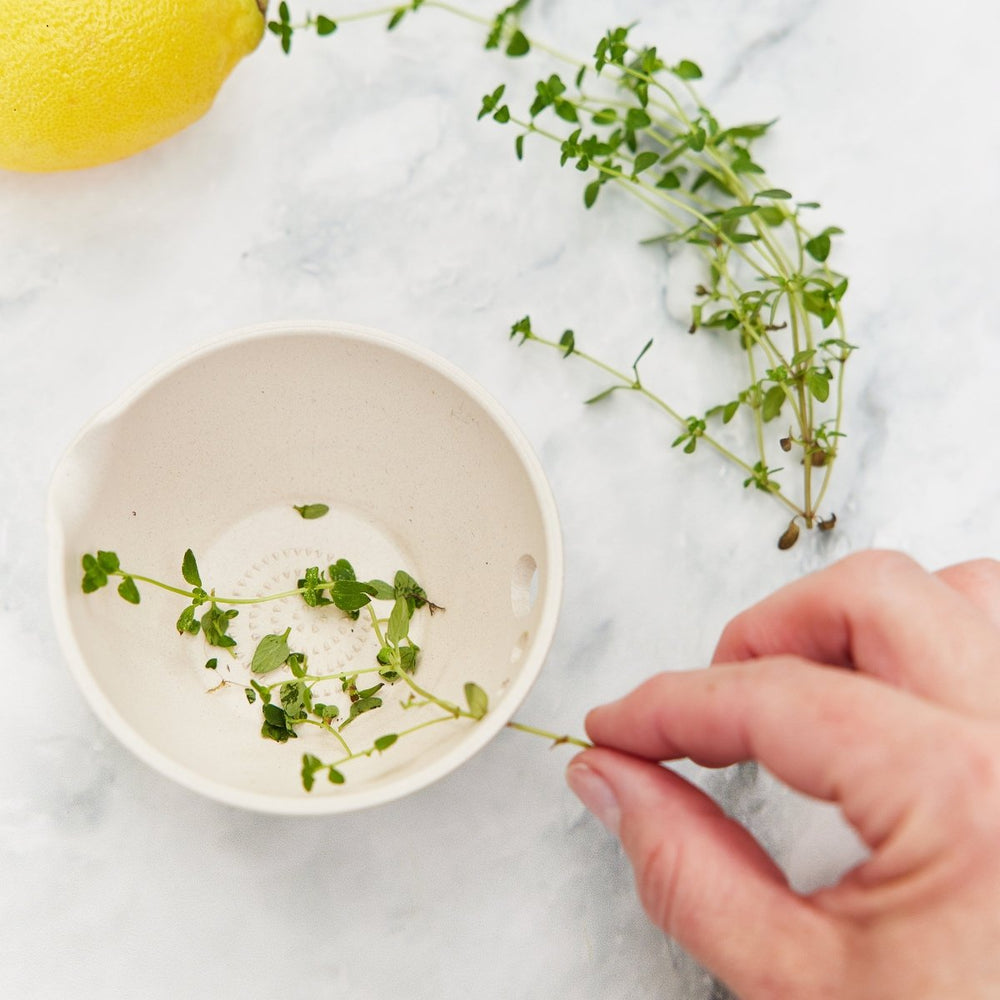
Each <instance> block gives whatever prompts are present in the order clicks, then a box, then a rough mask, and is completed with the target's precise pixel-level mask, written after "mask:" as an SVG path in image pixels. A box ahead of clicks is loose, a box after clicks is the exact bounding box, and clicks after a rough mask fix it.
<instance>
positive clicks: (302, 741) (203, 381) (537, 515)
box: [48, 323, 562, 814]
mask: <svg viewBox="0 0 1000 1000" xmlns="http://www.w3.org/2000/svg"><path fill="white" fill-rule="evenodd" d="M307 503H308V504H312V503H322V504H325V505H326V506H328V507H329V513H328V514H326V515H325V516H323V517H320V518H317V519H304V518H302V517H301V516H299V514H298V512H297V511H295V510H294V507H295V505H303V504H307ZM48 518H49V531H50V580H51V596H52V605H53V609H54V613H55V620H56V624H57V629H58V633H59V637H60V641H61V644H62V646H63V649H64V651H65V655H66V657H67V660H68V662H69V665H70V668H71V671H72V674H73V676H74V678H75V679H76V681H77V682H78V683H79V685H80V688H81V689H82V691H83V693H84V695H85V696H86V698H87V700H88V702H89V703H90V705H91V706H92V708H93V709H94V711H95V712H96V713H97V715H98V716H99V717H100V718H101V719H102V720H103V722H104V723H105V724H106V725H107V726H108V727H109V728H110V730H111V731H112V732H113V733H114V734H115V735H116V736H117V737H118V738H119V739H120V740H121V741H122V742H123V743H124V744H125V745H126V746H127V747H129V748H130V749H131V750H132V751H134V752H135V753H136V754H137V755H138V756H139V757H140V758H142V759H143V760H144V761H146V762H147V763H148V764H150V765H152V767H154V768H156V769H157V770H158V771H160V772H162V773H163V774H165V775H167V776H168V777H170V778H172V779H174V780H176V781H178V782H180V783H181V784H183V785H185V786H187V787H188V788H190V789H193V790H195V791H197V792H200V793H203V794H205V795H208V796H211V797H213V798H215V799H218V800H220V801H222V802H226V803H230V804H232V805H236V806H242V807H245V808H250V809H255V810H261V811H267V812H275V813H299V814H321V813H335V812H340V811H345V810H351V809H358V808H362V807H366V806H372V805H376V804H378V803H382V802H386V801H389V800H391V799H395V798H397V797H399V796H401V795H405V794H407V793H410V792H413V791H416V790H417V789H419V788H421V787H423V786H425V785H427V784H428V783H429V782H431V781H434V780H435V779H437V778H440V777H441V776H442V775H444V774H446V773H448V772H449V771H451V770H452V769H453V768H455V767H456V766H458V765H459V764H461V763H462V762H463V761H465V760H467V759H468V758H469V757H470V756H471V755H472V754H474V753H475V752H476V751H477V750H479V749H480V748H481V747H482V746H483V745H484V744H486V743H487V742H488V741H489V740H490V739H491V738H492V737H493V736H494V735H495V734H496V733H497V732H498V731H499V730H500V729H501V728H502V727H503V726H504V725H505V723H506V722H507V721H508V720H509V719H510V717H511V715H512V713H513V712H514V710H515V709H516V708H517V706H518V705H519V704H520V702H521V701H522V699H523V698H524V696H525V695H526V693H527V692H528V689H529V688H530V686H531V684H532V682H533V681H534V680H535V678H536V676H537V674H538V672H539V670H540V668H541V666H542V662H543V659H544V657H545V655H546V651H547V649H548V647H549V645H550V643H551V640H552V636H553V632H554V629H555V624H556V618H557V613H558V605H559V599H560V592H561V586H562V549H561V541H560V534H559V526H558V520H557V514H556V509H555V505H554V503H553V500H552V496H551V494H550V491H549V488H548V486H547V484H546V481H545V478H544V476H543V473H542V471H541V468H540V466H539V463H538V462H537V460H536V458H535V457H534V455H533V453H532V451H531V449H530V447H529V445H528V443H527V442H526V440H525V438H524V437H523V435H522V434H521V433H520V431H519V430H518V429H517V428H516V427H515V426H514V424H513V422H512V421H511V419H510V418H509V417H508V416H507V415H506V414H505V413H504V412H503V411H502V410H501V409H500V407H499V406H498V405H497V404H496V402H494V401H493V400H492V399H491V398H490V397H489V396H488V395H487V394H486V392H485V391H484V390H483V389H482V388H480V387H479V386H478V385H476V384H475V383H474V382H473V381H472V380H471V379H469V378H468V377H467V376H466V375H464V374H463V373H462V372H460V371H459V370H457V369H456V368H455V367H454V366H452V365H451V364H449V363H447V362H445V361H443V360H442V359H440V358H437V357H435V356H433V355H431V354H430V353H428V352H427V351H425V350H422V349H418V348H416V347H415V346H413V345H412V344H408V343H405V342H403V341H400V340H397V339H394V338H390V337H387V336H385V335H384V334H381V333H378V332H376V331H372V330H366V329H361V328H358V327H354V326H348V325H343V324H331V323H295V324H272V325H267V326H261V327H255V328H251V329H245V330H242V331H238V332H237V333H236V334H234V335H231V336H229V337H227V338H225V339H223V340H222V341H220V342H217V343H214V344H211V345H209V346H207V347H205V348H203V349H201V350H198V351H196V352H194V353H192V354H189V355H188V356H186V357H184V358H181V359H180V360H178V361H177V362H176V363H173V364H170V365H168V366H166V367H164V368H162V369H161V370H159V371H157V372H155V373H154V374H153V375H151V376H150V377H148V378H146V379H145V380H143V381H142V382H141V383H140V384H139V385H137V386H135V387H133V388H132V389H130V390H129V391H127V392H126V393H125V394H124V395H123V396H122V397H121V398H120V399H118V400H117V401H116V402H114V403H112V404H111V405H110V406H108V407H107V408H106V409H104V410H103V411H101V412H100V413H99V414H98V415H97V416H96V417H95V418H94V419H93V420H91V422H90V423H89V424H88V425H87V426H86V427H85V428H84V430H83V431H82V432H81V433H80V435H79V437H78V438H77V439H76V441H75V442H74V443H73V444H72V445H71V446H70V448H69V449H68V451H67V453H66V454H65V456H64V457H63V458H62V460H61V461H60V463H59V465H58V467H57V469H56V471H55V474H54V477H53V481H52V486H51V492H50V497H49V510H48ZM189 548H190V549H191V550H192V551H193V552H194V553H195V555H196V557H197V561H198V566H199V569H200V573H201V577H202V578H203V581H204V583H205V586H206V587H210V588H214V589H215V590H216V591H217V593H218V594H219V595H223V594H225V595H229V596H240V595H242V596H244V597H254V596H258V595H260V594H264V593H275V592H280V591H283V590H287V589H289V588H294V587H295V586H296V582H297V580H298V579H299V578H300V577H301V575H302V572H303V571H304V570H305V568H306V567H308V566H312V565H318V566H321V567H326V566H327V565H329V564H331V563H334V562H336V560H338V559H341V558H345V559H348V560H349V561H350V562H351V564H352V565H353V566H354V567H355V569H356V571H357V573H358V576H359V577H360V578H362V579H370V578H380V579H389V580H391V579H392V576H393V574H394V572H395V571H396V570H397V569H403V570H405V571H406V572H408V573H409V574H411V575H412V576H413V577H414V578H416V580H417V581H419V583H420V584H421V585H422V586H423V587H424V588H425V589H426V591H427V593H428V595H429V597H430V598H431V600H432V601H433V602H434V603H435V604H437V605H440V606H442V607H443V608H444V609H445V610H444V611H441V612H438V613H435V614H433V615H430V614H427V613H426V611H424V612H417V613H415V614H414V617H413V622H412V630H411V634H412V635H413V637H414V639H415V641H416V642H417V643H418V644H419V646H420V647H421V650H422V653H421V658H420V662H419V665H418V669H417V673H416V674H415V678H416V679H417V680H419V682H420V683H421V684H422V685H424V686H425V687H426V688H428V689H429V690H431V691H432V692H433V693H434V694H436V695H438V696H439V697H442V698H446V699H449V700H451V701H454V702H456V703H462V704H464V701H463V690H464V684H465V683H466V682H470V681H471V682H474V683H476V684H478V685H479V686H480V687H481V688H482V689H483V690H484V691H485V692H486V693H487V695H488V697H489V704H490V710H489V712H488V714H487V715H486V716H485V717H484V718H482V719H481V720H479V721H474V720H469V719H460V720H454V721H450V722H448V723H443V724H441V725H432V726H428V727H427V728H426V729H425V730H422V731H420V732H417V733H414V734H412V735H410V736H407V737H406V738H405V739H400V740H399V741H398V742H397V743H396V744H395V745H394V746H392V747H391V748H390V749H387V750H386V751H385V752H384V753H378V754H373V755H372V756H371V757H369V758H362V759H359V760H354V761H350V762H349V764H348V765H346V766H345V767H344V768H343V772H344V775H345V776H346V779H347V780H346V782H345V783H344V784H343V785H333V784H331V783H330V782H329V781H326V780H318V781H317V782H316V785H315V787H314V789H313V790H312V791H311V792H306V791H305V789H304V788H303V786H302V783H301V779H300V761H301V759H302V755H303V754H304V753H308V754H314V755H316V756H317V757H319V758H321V759H323V760H330V759H333V758H336V757H337V756H338V747H337V746H336V745H333V743H332V742H331V737H330V735H329V734H327V733H324V732H322V731H321V730H319V729H318V728H316V727H307V726H303V727H301V729H300V738H298V739H291V740H289V741H288V742H287V743H282V744H279V743H275V742H273V741H272V740H267V739H263V738H262V737H261V735H260V731H261V706H260V704H250V703H249V702H248V699H247V697H246V685H247V683H248V681H249V680H250V679H251V674H250V673H249V659H250V656H251V654H252V651H253V649H254V646H255V643H256V642H258V641H259V639H260V638H261V637H262V636H263V635H267V634H273V633H280V632H283V631H284V629H286V628H290V629H291V632H290V635H289V644H290V646H291V647H292V648H293V649H296V650H298V651H301V652H304V653H306V654H307V655H308V657H309V669H310V673H312V674H316V673H320V672H324V673H325V672H330V673H335V672H340V673H343V672H345V671H350V670H353V669H360V668H362V667H370V666H371V665H372V664H373V662H374V657H375V655H376V653H377V651H378V644H377V641H376V639H375V636H374V635H373V634H372V627H371V624H370V623H367V624H366V619H365V616H361V617H360V618H359V619H358V620H357V621H352V620H351V619H349V618H347V617H346V616H345V615H343V614H342V613H341V612H339V611H337V610H336V609H335V608H330V607H319V608H310V607H307V606H305V604H304V602H303V601H302V600H301V599H300V598H299V597H298V596H296V597H289V598H283V599H281V600H279V601H275V602H269V603H265V604H254V605H247V606H246V607H242V608H241V609H240V614H239V615H238V616H237V617H236V618H234V619H233V621H232V623H231V629H230V631H231V633H232V635H233V636H234V637H235V638H236V639H237V640H238V655H237V656H236V657H235V658H233V657H230V656H227V655H226V653H225V651H224V650H217V649H213V648H211V647H209V646H207V645H206V644H205V642H204V639H203V638H202V637H201V636H190V635H183V636H182V635H179V634H178V632H177V630H176V628H175V622H176V620H177V617H178V614H179V612H180V611H181V610H182V609H183V607H184V606H185V603H186V601H185V599H184V598H183V597H179V596H177V595H174V594H170V593H167V592H164V591H161V590H157V589H155V588H153V587H150V586H148V585H145V584H143V583H142V582H141V581H140V582H139V583H138V586H139V589H140V592H141V595H142V601H141V603H140V604H139V605H138V606H133V605H131V604H128V603H126V602H125V601H123V600H122V599H121V598H119V596H118V595H117V594H116V593H115V587H114V586H113V585H112V586H109V587H107V588H105V589H103V590H100V591H98V592H96V593H91V594H84V593H83V592H82V590H81V586H80V581H81V556H82V555H83V554H84V553H87V552H96V551H97V550H98V549H103V550H113V551H114V552H116V553H117V554H118V556H119V558H120V560H121V565H122V568H123V569H127V570H128V571H129V572H131V573H135V574H142V575H146V576H150V577H153V578H155V579H158V580H162V581H165V582H171V583H174V584H176V585H177V586H178V587H180V588H181V589H184V588H186V587H187V586H188V584H185V583H184V581H183V579H182V576H181V562H182V558H183V555H184V552H185V550H187V549H189ZM117 582H118V581H113V583H117ZM209 657H216V658H217V660H218V666H217V668H216V669H215V670H210V669H206V667H205V664H206V661H207V659H208V658H209ZM268 679H271V678H268ZM223 681H226V683H222V682H223ZM408 693H409V692H407V691H406V690H404V689H403V688H402V685H401V684H400V683H398V682H397V684H395V685H392V686H391V687H387V688H385V689H383V691H382V692H381V694H382V696H383V702H384V703H383V706H382V708H380V709H379V710H378V711H377V712H370V713H368V714H367V715H364V716H359V717H358V719H357V720H356V721H355V722H354V723H352V726H351V730H350V732H348V731H346V730H345V733H344V735H345V736H348V735H349V736H350V738H351V740H352V741H356V742H357V743H358V744H364V742H365V740H370V739H371V738H372V736H373V735H374V736H377V735H378V734H379V733H380V732H392V731H394V730H395V729H399V728H401V727H404V726H412V725H413V724H414V723H415V722H416V721H418V720H419V718H420V716H419V714H418V713H419V712H421V711H427V709H426V708H424V709H421V708H413V707H410V708H404V707H402V703H403V702H404V700H405V697H406V695H407V694H408ZM366 727H367V728H366ZM307 729H308V730H310V731H309V732H306V731H305V730H307Z"/></svg>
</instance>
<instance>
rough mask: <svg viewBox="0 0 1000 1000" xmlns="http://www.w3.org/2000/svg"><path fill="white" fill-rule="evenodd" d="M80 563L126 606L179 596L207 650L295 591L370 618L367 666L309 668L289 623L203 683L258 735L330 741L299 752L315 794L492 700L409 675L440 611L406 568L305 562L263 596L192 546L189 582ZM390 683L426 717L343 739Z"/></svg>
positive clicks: (231, 641)
mask: <svg viewBox="0 0 1000 1000" xmlns="http://www.w3.org/2000/svg"><path fill="white" fill-rule="evenodd" d="M314 506H315V505H314ZM295 509H296V510H299V508H295ZM300 513H301V512H300ZM316 516H322V515H316ZM81 565H82V569H83V577H82V580H81V588H82V590H83V592H84V593H85V594H90V593H94V592H95V591H97V590H101V589H102V588H104V587H106V586H108V585H109V583H110V582H111V580H112V578H117V579H118V580H119V581H120V582H119V583H118V588H117V589H118V593H119V595H120V596H121V597H122V599H123V600H125V601H126V602H127V603H129V604H140V603H141V600H142V597H141V593H140V590H139V584H143V585H149V586H153V587H157V588H159V589H161V590H165V591H168V592H169V593H172V594H176V595H178V596H179V597H182V598H184V600H185V604H184V607H183V609H182V610H181V612H180V615H179V616H178V618H177V622H176V630H177V632H178V634H179V635H181V636H198V635H200V636H201V637H202V639H203V640H204V642H205V643H206V644H207V645H208V646H209V647H211V648H214V649H221V650H225V651H226V652H227V653H229V655H230V656H232V657H233V658H234V659H235V658H238V656H239V655H240V651H239V649H238V646H237V642H236V639H235V638H234V637H233V636H232V635H230V634H229V626H230V623H231V622H232V621H233V619H234V618H236V617H237V616H238V615H239V610H240V608H241V607H242V606H244V605H251V604H261V603H264V602H266V601H275V600H280V599H283V598H288V597H300V598H301V599H302V601H303V602H304V603H305V605H306V606H307V607H309V608H321V607H333V608H336V609H337V610H339V611H340V612H341V613H342V614H344V615H346V616H347V617H349V618H353V619H355V620H356V619H358V618H359V617H360V616H361V615H362V614H364V615H366V616H367V617H368V620H369V621H370V624H371V628H372V632H373V633H374V635H375V638H376V641H377V646H378V651H377V653H376V654H375V657H374V658H373V660H372V662H371V663H370V664H369V665H368V666H364V667H358V668H352V669H350V670H340V671H335V672H325V671H322V670H315V669H314V668H313V667H312V666H311V665H310V662H309V657H308V656H307V655H306V654H305V653H301V652H297V651H295V650H294V649H293V648H292V646H291V644H290V637H291V628H286V629H285V630H284V631H283V632H280V633H271V634H268V635H265V636H263V637H262V638H261V639H260V640H259V641H258V642H257V644H256V646H255V648H254V650H253V653H252V654H251V656H250V658H249V661H248V662H247V663H246V666H247V674H248V682H247V683H242V682H240V681H236V680H231V679H228V678H227V679H225V680H222V681H220V682H219V684H217V685H215V687H213V688H211V689H210V690H211V691H218V690H220V689H222V688H233V687H239V688H242V689H243V692H244V694H245V697H246V700H247V702H248V703H249V704H251V705H258V706H259V707H260V712H261V717H260V734H261V736H262V737H263V738H264V739H268V740H272V741H274V742H275V743H287V742H289V741H290V740H293V739H296V738H298V735H299V733H298V730H299V729H301V728H302V727H313V728H315V729H318V730H319V731H321V732H322V733H324V734H325V735H326V736H328V737H329V741H330V745H331V747H332V749H333V754H334V755H333V756H332V758H331V759H329V760H326V761H324V760H321V759H320V758H319V757H317V756H316V755H315V754H311V753H305V754H303V755H302V758H301V771H300V775H301V779H302V786H303V788H305V790H306V791H307V792H308V791H311V790H312V788H313V786H314V785H315V782H316V779H317V776H319V775H325V776H326V778H327V780H328V781H329V782H330V783H332V784H335V785H340V784H343V783H344V781H345V775H344V771H343V768H344V767H345V765H347V764H349V763H350V762H351V761H354V760H358V759H360V758H362V757H371V756H373V755H375V754H379V755H381V754H383V753H385V752H386V751H387V750H389V749H390V748H392V747H394V746H395V745H396V744H397V743H398V742H399V740H401V739H403V738H405V737H406V736H410V735H412V734H413V733H416V732H419V731H421V730H423V729H427V728H428V727H430V726H436V725H440V724H441V723H446V722H454V721H456V720H461V719H465V720H468V721H471V722H478V721H479V720H480V719H482V718H484V717H485V716H486V714H487V713H488V712H489V696H488V695H487V693H486V692H485V691H484V690H483V689H482V688H481V687H480V686H479V685H478V684H476V683H475V682H474V681H467V682H466V683H465V684H464V686H463V692H462V693H463V697H464V705H460V704H457V703H455V702H453V701H450V700H448V699H446V698H442V697H440V696H438V695H436V694H434V693H433V692H431V691H429V690H428V689H427V688H426V687H424V686H423V685H422V684H421V683H419V682H418V680H417V679H416V677H415V674H416V673H417V670H418V666H419V660H420V653H421V650H420V647H419V646H418V645H417V644H416V643H415V642H414V641H413V639H412V638H411V636H410V626H411V623H412V620H413V617H414V615H415V614H416V613H417V612H419V611H423V610H426V611H427V612H429V613H431V614H433V613H435V612H438V611H443V610H444V609H443V608H441V607H440V606H438V605H436V604H434V603H433V602H432V601H431V600H430V599H429V598H428V596H427V592H426V591H425V590H424V588H423V587H421V586H420V584H419V583H418V582H417V581H416V580H415V579H414V578H413V577H412V576H411V575H410V574H409V573H407V572H406V571H405V570H402V569H401V570H398V571H397V572H396V573H395V575H394V577H393V581H392V583H388V582H387V581H385V580H378V579H373V580H359V579H358V578H357V575H356V573H355V570H354V567H353V566H352V565H351V563H350V562H348V560H346V559H338V560H337V561H336V562H335V563H333V564H331V565H330V566H329V567H326V568H325V569H324V568H321V567H319V566H310V567H308V568H306V569H305V570H304V571H303V575H302V577H301V578H300V579H299V580H298V581H297V585H296V587H295V588H293V589H291V590H285V591H281V592H278V593H273V594H265V595H263V596H260V597H221V596H219V595H218V594H217V593H216V591H215V589H214V588H211V589H210V588H207V587H206V586H205V585H204V584H203V582H202V578H201V572H200V570H199V568H198V562H197V560H196V558H195V556H194V553H193V552H192V551H191V549H188V550H187V551H186V552H185V553H184V557H183V559H182V561H181V576H182V577H183V580H184V583H185V584H186V585H187V586H180V585H175V584H170V583H164V582H162V581H160V580H156V579H154V578H152V577H149V576H144V575H141V574H138V573H133V572H131V571H129V570H126V569H125V568H123V567H122V565H121V560H120V559H119V557H118V555H117V553H115V552H113V551H108V550H98V551H97V552H96V553H87V554H86V555H84V556H83V557H82V560H81ZM377 602H381V604H382V606H383V607H384V606H388V611H387V612H385V613H380V612H379V611H377V610H376V603H377ZM205 668H206V669H208V670H218V669H219V661H218V657H216V656H211V657H210V658H209V659H208V660H207V661H206V662H205ZM393 687H397V688H398V689H402V690H403V691H404V693H405V697H404V698H402V699H401V700H400V705H401V707H402V708H404V709H419V708H427V709H429V710H431V711H432V714H431V715H429V716H425V717H423V718H421V719H420V721H418V722H415V723H414V724H413V725H411V726H406V727H403V728H396V729H393V730H387V731H385V732H383V733H381V734H380V735H379V736H377V737H375V738H374V739H373V740H371V741H370V742H365V743H363V744H357V743H356V742H353V741H351V742H349V738H350V737H351V736H352V733H346V734H345V732H344V730H345V729H347V728H348V727H349V726H350V725H351V724H352V723H353V722H354V721H355V720H356V719H357V718H358V717H360V716H361V715H365V714H367V713H369V712H376V711H377V710H378V709H380V708H382V707H383V706H384V705H385V704H386V697H387V695H388V693H389V691H390V690H391V689H392V688H393ZM507 726H508V727H509V728H511V729H517V730H520V731H521V732H526V733H530V734H532V735H536V736H541V737H543V738H545V739H548V740H551V741H552V745H553V746H557V745H560V744H564V743H570V744H574V745H576V746H582V747H585V746H588V745H589V744H587V743H586V742H585V741H583V740H579V739H577V738H576V737H572V736H565V735H563V736H560V735H557V734H555V733H550V732H548V731H547V730H544V729H538V728H536V727H534V726H528V725H525V724H523V723H519V722H516V721H510V722H508V723H507Z"/></svg>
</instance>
